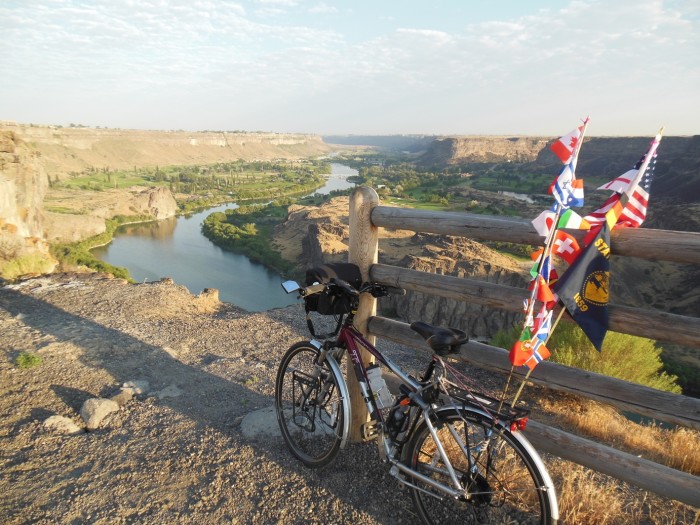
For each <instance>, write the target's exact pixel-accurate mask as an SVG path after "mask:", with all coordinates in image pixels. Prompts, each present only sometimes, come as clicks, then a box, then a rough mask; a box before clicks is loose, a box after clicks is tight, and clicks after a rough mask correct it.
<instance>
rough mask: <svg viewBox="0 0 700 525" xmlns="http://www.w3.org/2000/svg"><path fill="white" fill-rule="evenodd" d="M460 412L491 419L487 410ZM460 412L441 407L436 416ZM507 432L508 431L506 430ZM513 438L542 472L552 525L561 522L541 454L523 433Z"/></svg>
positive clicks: (513, 433) (553, 489)
mask: <svg viewBox="0 0 700 525" xmlns="http://www.w3.org/2000/svg"><path fill="white" fill-rule="evenodd" d="M459 410H463V411H465V412H473V413H475V414H479V415H482V416H484V417H486V418H487V419H491V415H490V414H489V413H488V412H486V411H485V410H481V409H478V408H475V407H460V409H459ZM459 410H456V409H455V408H453V407H441V408H438V409H437V410H436V411H435V413H436V414H441V413H446V412H453V413H454V412H458V411H459ZM499 426H500V427H501V428H504V427H503V425H499ZM506 430H507V429H506ZM510 435H511V437H512V438H513V439H514V440H515V441H517V442H518V443H520V444H521V445H522V446H523V448H524V449H525V450H526V451H527V453H528V454H530V457H532V460H533V462H534V463H535V466H536V467H537V469H538V470H539V471H540V474H541V475H542V479H543V480H544V485H545V487H547V491H546V494H547V499H549V504H550V507H551V509H552V521H551V523H552V524H556V523H557V521H558V520H559V504H558V502H557V493H556V490H555V488H554V483H553V482H552V478H551V477H550V475H549V471H548V470H547V467H546V466H545V464H544V461H542V458H541V457H540V455H539V453H538V452H537V449H535V447H533V446H532V443H530V440H528V439H527V438H526V437H525V436H524V435H523V433H522V432H520V431H517V430H516V431H515V432H510Z"/></svg>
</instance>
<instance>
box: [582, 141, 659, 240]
mask: <svg viewBox="0 0 700 525" xmlns="http://www.w3.org/2000/svg"><path fill="white" fill-rule="evenodd" d="M647 154H648V153H646V154H644V155H642V158H641V159H639V161H638V162H637V164H635V165H634V169H631V170H630V171H628V172H627V173H625V174H624V175H622V176H620V177H618V178H616V179H614V180H612V181H610V182H609V183H608V184H605V185H603V186H601V187H600V188H598V189H612V190H614V191H616V192H617V193H615V194H613V195H612V196H611V197H610V198H609V199H608V200H606V201H605V202H604V203H603V205H602V206H601V207H600V208H598V209H597V210H595V211H593V212H591V213H590V214H588V215H587V216H586V220H587V221H588V222H590V223H591V224H601V223H602V222H603V221H605V220H607V221H608V222H610V221H611V220H612V216H613V214H614V215H615V218H616V219H617V220H616V222H615V224H619V225H621V226H629V227H631V228H638V227H639V226H641V225H642V223H643V222H644V219H646V216H647V206H648V205H649V189H650V187H651V179H652V177H653V176H654V169H655V167H656V153H654V154H653V155H652V157H651V159H650V161H649V164H648V165H647V167H646V169H645V170H644V173H643V174H642V176H641V179H639V180H637V179H638V178H639V175H640V174H639V170H640V169H641V168H642V165H643V164H644V160H645V159H646V156H647ZM611 210H613V211H611Z"/></svg>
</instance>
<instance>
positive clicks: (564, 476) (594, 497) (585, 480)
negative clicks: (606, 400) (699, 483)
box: [547, 459, 700, 525]
mask: <svg viewBox="0 0 700 525" xmlns="http://www.w3.org/2000/svg"><path fill="white" fill-rule="evenodd" d="M547 465H548V468H549V470H550V473H551V474H552V477H553V478H554V482H555V485H556V486H557V489H558V491H559V492H558V494H557V495H558V497H559V514H560V523H563V524H575V525H647V524H650V525H651V524H653V525H697V524H698V523H700V510H698V509H695V508H693V507H690V506H688V505H684V504H682V503H679V502H677V501H672V500H667V499H663V498H660V497H658V496H655V495H653V494H650V493H647V492H645V491H642V490H639V489H635V488H633V487H631V486H629V485H627V484H625V483H622V482H620V481H618V480H616V479H614V478H611V477H609V476H605V475H603V474H599V473H597V472H594V471H592V470H589V469H587V468H585V467H582V466H580V465H576V464H575V463H570V462H567V461H564V460H561V459H554V460H551V461H548V462H547Z"/></svg>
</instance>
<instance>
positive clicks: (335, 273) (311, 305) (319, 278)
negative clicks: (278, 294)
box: [304, 263, 362, 315]
mask: <svg viewBox="0 0 700 525" xmlns="http://www.w3.org/2000/svg"><path fill="white" fill-rule="evenodd" d="M333 278H336V279H342V280H343V281H345V282H347V283H348V284H350V285H351V286H352V287H353V288H356V289H359V288H360V286H362V275H361V273H360V269H359V268H358V267H357V265H355V264H350V263H329V264H324V265H322V266H317V267H316V268H311V269H309V270H306V286H310V285H312V284H316V283H328V282H330V281H331V279H333ZM304 302H305V303H306V310H307V311H309V312H318V313H319V314H321V315H340V314H347V313H350V307H351V304H350V303H351V301H350V298H349V297H346V296H345V295H343V294H342V293H340V292H336V291H333V290H326V291H325V292H323V293H317V294H314V295H310V296H309V297H305V298H304Z"/></svg>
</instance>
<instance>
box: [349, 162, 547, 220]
mask: <svg viewBox="0 0 700 525" xmlns="http://www.w3.org/2000/svg"><path fill="white" fill-rule="evenodd" d="M339 162H342V163H343V164H347V165H350V166H352V167H354V168H356V169H357V170H358V172H359V175H358V179H359V180H358V182H359V183H361V184H366V185H369V186H372V187H373V188H375V189H376V190H377V193H378V194H379V196H380V197H381V198H382V200H383V201H385V202H387V203H389V204H393V205H397V206H407V207H410V208H417V209H424V210H433V211H448V210H450V211H468V212H469V213H478V214H488V215H518V212H517V210H515V209H513V208H510V207H508V206H505V205H503V204H492V203H489V204H486V205H482V204H481V203H479V202H478V201H477V200H475V199H474V198H473V197H472V196H471V191H470V190H471V189H483V190H491V191H503V190H506V191H513V192H516V193H544V192H545V189H546V188H547V187H548V185H549V183H550V182H551V179H552V176H551V174H542V175H537V176H535V175H531V174H522V175H519V176H518V177H520V178H517V177H505V176H503V175H498V174H496V173H489V170H490V169H492V165H491V164H483V165H481V164H473V165H472V164H470V165H469V167H473V168H475V169H480V170H481V171H482V172H483V173H484V175H480V174H478V173H474V172H473V171H469V170H467V169H466V167H465V166H451V167H449V168H446V169H443V170H441V171H435V170H430V169H427V168H420V167H418V166H415V165H414V164H412V163H409V162H406V161H405V159H401V158H400V157H397V156H396V155H392V156H388V155H381V154H369V155H364V156H354V157H352V158H339ZM508 169H510V170H512V165H511V164H507V165H506V164H504V168H503V170H504V171H506V172H507V170H508ZM521 179H522V181H521Z"/></svg>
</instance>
